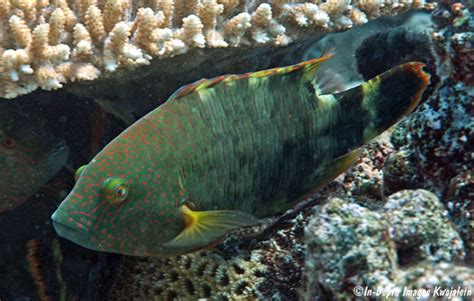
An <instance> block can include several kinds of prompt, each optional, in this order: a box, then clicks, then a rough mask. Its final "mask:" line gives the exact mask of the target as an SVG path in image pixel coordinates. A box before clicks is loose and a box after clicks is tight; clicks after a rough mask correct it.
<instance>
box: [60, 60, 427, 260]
mask: <svg viewBox="0 0 474 301" xmlns="http://www.w3.org/2000/svg"><path fill="white" fill-rule="evenodd" d="M329 57H330V56H329V55H327V56H324V57H322V58H318V59H312V60H309V61H306V62H302V63H299V64H296V65H292V66H288V67H282V68H274V69H269V70H263V71H258V72H253V73H246V74H242V75H224V76H219V77H216V78H213V79H202V80H199V81H197V82H195V83H193V84H190V85H187V86H184V87H182V88H180V89H179V90H177V91H176V92H175V93H174V94H173V95H172V96H170V98H169V99H168V100H167V102H165V103H164V104H163V105H161V106H159V107H158V108H156V109H154V110H153V111H151V112H150V113H148V114H147V115H145V116H144V117H142V118H141V119H140V120H138V121H137V122H136V123H134V124H133V125H131V126H130V127H129V128H128V129H126V130H125V131H124V132H122V133H121V134H120V135H119V136H117V137H116V138H115V139H113V140H112V141H111V142H110V143H109V144H108V145H106V146H105V148H104V149H102V150H101V151H100V152H99V153H98V154H97V155H96V156H95V157H94V158H93V159H92V161H91V162H90V163H89V164H87V165H85V166H83V167H81V168H80V169H78V170H77V172H76V175H77V182H76V184H75V186H74V188H73V189H72V191H71V192H70V194H69V195H68V196H67V197H66V199H65V200H64V201H63V202H62V203H61V205H60V206H59V208H58V209H57V210H56V212H55V213H54V214H53V216H52V219H53V222H54V227H55V229H56V231H57V233H58V234H59V235H60V236H62V237H64V238H67V239H69V240H71V241H73V242H75V243H77V244H79V245H81V246H83V247H87V248H90V249H93V250H98V251H107V252H116V253H121V254H129V255H136V256H171V255H177V254H182V253H187V252H192V251H194V250H198V249H200V248H203V247H207V246H209V245H212V244H214V243H216V242H218V241H220V240H221V239H222V238H223V237H224V236H225V235H226V234H228V233H229V232H230V231H232V230H234V229H236V228H239V227H244V226H248V225H252V224H255V223H256V222H258V220H259V219H261V218H263V217H268V216H273V215H276V214H278V213H280V212H283V211H285V210H287V209H288V208H290V207H291V205H294V201H295V200H299V199H301V198H302V197H304V196H306V195H308V194H309V193H311V192H312V191H314V190H315V189H318V188H320V187H322V186H323V185H324V184H325V183H328V182H329V181H331V180H332V179H334V178H335V177H337V176H338V175H339V174H341V173H342V172H343V171H345V170H346V169H347V168H349V167H350V166H351V164H352V163H353V162H355V160H357V158H358V156H359V154H360V148H361V146H363V145H364V144H365V143H367V142H368V141H370V140H371V139H373V138H374V137H376V136H377V135H379V134H380V133H382V132H383V131H385V130H386V129H387V128H389V127H390V126H392V125H394V124H395V123H396V122H398V121H399V120H400V119H401V118H402V117H403V116H404V115H406V114H408V113H410V112H411V111H412V110H413V109H414V108H415V107H416V105H417V103H418V102H419V99H420V96H421V94H422V93H423V91H424V90H425V88H426V87H427V85H428V83H429V75H428V74H427V73H425V72H424V71H423V66H424V65H423V64H422V63H419V62H410V63H406V64H403V65H400V66H397V67H395V68H393V69H391V70H389V71H386V72H384V73H382V74H381V75H379V76H377V77H375V78H373V79H371V80H369V81H367V82H364V83H363V84H361V85H360V86H358V87H355V88H352V89H350V90H347V91H345V92H341V93H336V94H325V95H321V94H320V93H319V89H318V85H317V79H315V71H316V70H317V69H318V67H319V66H320V65H321V63H323V62H324V61H326V60H327V59H328V58H329Z"/></svg>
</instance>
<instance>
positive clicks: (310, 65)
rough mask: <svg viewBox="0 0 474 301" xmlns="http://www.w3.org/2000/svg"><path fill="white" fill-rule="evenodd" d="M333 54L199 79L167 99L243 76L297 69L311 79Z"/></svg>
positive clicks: (308, 79) (306, 78)
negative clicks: (242, 72) (282, 65)
mask: <svg viewBox="0 0 474 301" xmlns="http://www.w3.org/2000/svg"><path fill="white" fill-rule="evenodd" d="M332 56H333V54H332V53H330V54H327V55H324V56H322V57H320V58H315V59H311V60H308V61H305V62H301V63H298V64H295V65H291V66H286V67H277V68H272V69H267V70H262V71H257V72H248V73H244V74H240V75H236V74H228V75H221V76H217V77H214V78H211V79H206V78H203V79H200V80H198V81H196V82H194V83H192V84H189V85H185V86H182V87H181V88H179V89H178V90H176V92H174V93H173V94H172V95H171V96H170V97H169V100H171V99H175V98H181V97H183V96H186V95H189V94H192V93H194V92H197V91H199V90H202V89H206V88H210V87H213V86H215V85H217V84H219V83H223V82H226V83H228V82H233V81H238V80H241V79H245V78H263V77H268V76H272V75H283V74H288V73H291V72H294V71H297V70H303V79H304V80H307V81H311V80H312V79H313V77H314V73H315V72H316V70H317V69H318V67H319V66H320V65H321V63H323V62H325V61H327V60H328V59H330V58H331V57H332Z"/></svg>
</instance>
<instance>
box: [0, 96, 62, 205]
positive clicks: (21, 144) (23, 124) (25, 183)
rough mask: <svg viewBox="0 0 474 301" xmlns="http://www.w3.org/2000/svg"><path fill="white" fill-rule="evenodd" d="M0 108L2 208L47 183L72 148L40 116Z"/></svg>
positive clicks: (18, 203) (16, 201)
mask: <svg viewBox="0 0 474 301" xmlns="http://www.w3.org/2000/svg"><path fill="white" fill-rule="evenodd" d="M0 111H1V112H0V212H2V211H6V210H9V209H12V208H14V207H15V206H18V205H20V204H22V203H23V202H24V201H26V200H27V199H28V198H29V197H30V196H31V195H33V194H34V193H35V192H36V191H38V190H39V189H40V188H41V187H42V186H43V185H44V184H46V182H47V181H48V180H50V179H51V178H52V177H53V176H54V175H55V174H56V173H57V172H58V171H59V169H61V167H62V166H63V165H64V163H65V162H66V160H67V157H68V153H69V151H68V147H67V145H66V143H65V142H64V140H62V139H60V138H57V137H56V136H54V135H53V134H52V133H51V131H49V130H48V129H47V128H46V127H45V126H44V122H42V121H41V120H40V119H38V118H36V117H34V116H30V115H27V114H26V113H22V112H20V111H19V110H16V109H12V108H10V106H5V107H4V105H3V104H1V105H0ZM3 115H5V116H3Z"/></svg>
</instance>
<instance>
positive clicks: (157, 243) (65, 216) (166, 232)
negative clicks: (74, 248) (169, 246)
mask: <svg viewBox="0 0 474 301" xmlns="http://www.w3.org/2000/svg"><path fill="white" fill-rule="evenodd" d="M115 147H116V143H114V142H112V143H111V144H109V145H108V146H106V147H105V148H104V149H103V150H102V151H101V152H100V153H99V154H98V155H97V156H96V157H95V158H94V159H93V160H92V161H91V162H90V163H89V164H88V165H87V166H85V167H82V168H80V169H78V171H77V172H76V178H77V182H76V184H75V186H74V188H73V189H72V191H71V192H70V194H69V195H68V196H67V197H66V199H65V200H64V201H63V202H62V203H61V205H60V206H59V208H58V209H57V210H56V212H55V213H54V214H53V216H52V220H53V224H54V227H55V229H56V232H57V233H58V234H59V235H60V236H62V237H64V238H67V239H69V240H71V241H73V242H75V243H77V244H79V245H81V246H83V247H86V248H89V249H93V250H96V251H105V252H113V253H120V254H127V255H136V256H150V255H156V254H161V253H163V252H164V251H163V248H164V247H163V245H162V243H163V242H165V241H168V240H170V239H172V238H173V237H175V236H176V235H177V234H178V233H179V232H180V231H181V230H182V229H183V227H184V224H183V222H181V221H180V219H179V218H177V214H178V212H177V210H173V209H175V208H176V207H172V206H169V207H166V206H165V204H162V203H158V198H161V193H160V192H159V191H160V189H161V188H162V187H161V188H160V183H161V181H154V180H153V177H154V175H155V174H156V172H157V171H156V170H155V169H152V168H148V167H149V164H147V163H146V162H142V161H141V160H143V158H141V157H139V156H134V154H133V152H132V151H131V150H130V149H129V148H128V147H124V144H121V146H120V149H119V150H117V149H116V148H115ZM148 163H149V162H148ZM138 166H139V167H138ZM161 186H162V185H161ZM160 201H161V200H160Z"/></svg>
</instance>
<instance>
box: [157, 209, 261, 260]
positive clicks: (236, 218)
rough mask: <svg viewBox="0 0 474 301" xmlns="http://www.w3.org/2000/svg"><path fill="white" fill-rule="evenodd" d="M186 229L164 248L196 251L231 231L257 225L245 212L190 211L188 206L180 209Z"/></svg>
mask: <svg viewBox="0 0 474 301" xmlns="http://www.w3.org/2000/svg"><path fill="white" fill-rule="evenodd" d="M180 211H181V214H182V216H183V218H184V220H185V223H186V227H185V228H184V230H183V231H181V233H180V234H179V235H178V236H176V237H175V238H174V239H172V240H171V241H169V242H166V243H165V246H166V247H169V248H174V249H178V250H183V251H186V250H196V249H199V248H201V247H205V246H207V245H209V244H211V243H213V242H215V241H217V240H218V239H220V238H222V237H223V236H224V235H225V234H227V233H229V232H230V231H231V230H232V229H236V228H239V227H243V226H249V225H253V224H256V223H257V221H258V220H257V219H256V218H255V217H254V216H253V215H251V214H249V213H245V212H241V211H232V210H215V211H192V210H191V209H189V208H188V206H186V205H183V206H181V207H180Z"/></svg>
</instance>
